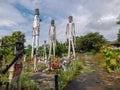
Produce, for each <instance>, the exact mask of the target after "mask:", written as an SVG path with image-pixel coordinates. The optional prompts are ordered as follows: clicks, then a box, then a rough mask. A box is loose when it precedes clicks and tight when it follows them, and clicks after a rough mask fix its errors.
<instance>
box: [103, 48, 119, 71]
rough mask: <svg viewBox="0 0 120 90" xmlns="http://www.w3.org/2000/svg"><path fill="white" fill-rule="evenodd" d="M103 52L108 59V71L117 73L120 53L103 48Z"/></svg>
mask: <svg viewBox="0 0 120 90" xmlns="http://www.w3.org/2000/svg"><path fill="white" fill-rule="evenodd" d="M101 52H102V53H104V55H105V57H106V69H107V70H108V72H112V71H115V70H116V68H117V67H118V65H119V62H120V51H119V50H112V49H110V48H107V47H106V46H103V47H102V48H101Z"/></svg>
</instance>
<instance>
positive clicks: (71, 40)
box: [66, 16, 75, 58]
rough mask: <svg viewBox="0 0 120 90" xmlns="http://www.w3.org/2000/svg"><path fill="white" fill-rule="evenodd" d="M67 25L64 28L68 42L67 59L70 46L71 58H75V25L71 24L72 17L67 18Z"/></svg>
mask: <svg viewBox="0 0 120 90" xmlns="http://www.w3.org/2000/svg"><path fill="white" fill-rule="evenodd" d="M68 19H69V23H68V24H67V26H66V35H67V40H68V58H69V57H71V55H70V54H71V52H70V51H71V50H70V49H71V45H72V51H73V56H74V57H75V46H74V45H75V24H74V23H73V17H72V16H69V17H68Z"/></svg>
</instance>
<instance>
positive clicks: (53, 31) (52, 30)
mask: <svg viewBox="0 0 120 90" xmlns="http://www.w3.org/2000/svg"><path fill="white" fill-rule="evenodd" d="M49 39H50V49H49V57H50V56H51V55H52V48H53V55H54V56H55V48H56V26H55V22H54V20H51V26H50V29H49Z"/></svg>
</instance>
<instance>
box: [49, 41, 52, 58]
mask: <svg viewBox="0 0 120 90" xmlns="http://www.w3.org/2000/svg"><path fill="white" fill-rule="evenodd" d="M51 50H52V41H51V40H50V49H49V57H50V56H51Z"/></svg>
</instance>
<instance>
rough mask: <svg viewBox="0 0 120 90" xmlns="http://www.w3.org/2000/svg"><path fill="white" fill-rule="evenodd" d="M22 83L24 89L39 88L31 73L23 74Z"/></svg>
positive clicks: (33, 89)
mask: <svg viewBox="0 0 120 90" xmlns="http://www.w3.org/2000/svg"><path fill="white" fill-rule="evenodd" d="M21 85H22V88H24V90H39V89H38V87H37V84H36V82H35V81H33V80H30V78H29V73H23V74H22V75H21Z"/></svg>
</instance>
